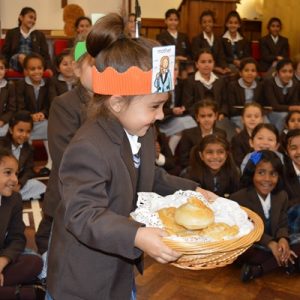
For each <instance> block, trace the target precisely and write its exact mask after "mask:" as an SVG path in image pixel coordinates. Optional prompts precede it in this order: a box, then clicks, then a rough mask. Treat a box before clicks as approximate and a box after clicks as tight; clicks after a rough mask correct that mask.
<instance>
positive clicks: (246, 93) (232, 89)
mask: <svg viewBox="0 0 300 300" xmlns="http://www.w3.org/2000/svg"><path fill="white" fill-rule="evenodd" d="M239 70H240V78H239V79H236V80H232V81H230V82H229V85H228V95H227V97H228V104H229V115H230V120H231V121H232V122H234V124H235V125H236V126H238V127H239V128H242V120H241V119H242V118H241V112H242V108H243V106H244V105H245V104H247V103H252V102H257V103H262V97H263V90H262V84H261V83H260V82H259V81H257V80H256V78H257V63H256V61H255V59H253V58H252V57H247V58H243V59H241V60H240V65H239Z"/></svg>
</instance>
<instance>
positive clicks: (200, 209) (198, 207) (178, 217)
mask: <svg viewBox="0 0 300 300" xmlns="http://www.w3.org/2000/svg"><path fill="white" fill-rule="evenodd" d="M214 220H215V217H214V213H213V211H212V210H211V209H210V208H208V207H207V206H206V205H205V204H204V203H203V202H202V201H200V200H199V199H197V198H196V197H191V198H189V199H188V201H187V203H185V204H182V205H181V206H179V207H178V208H177V209H176V211H175V221H176V223H177V224H179V225H182V226H184V227H185V228H187V229H190V230H196V229H202V228H206V227H207V226H209V225H210V224H212V223H213V222H214Z"/></svg>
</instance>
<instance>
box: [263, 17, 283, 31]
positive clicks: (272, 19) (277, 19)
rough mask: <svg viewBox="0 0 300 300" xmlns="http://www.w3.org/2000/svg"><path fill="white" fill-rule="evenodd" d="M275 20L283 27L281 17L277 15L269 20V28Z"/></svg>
mask: <svg viewBox="0 0 300 300" xmlns="http://www.w3.org/2000/svg"><path fill="white" fill-rule="evenodd" d="M275 22H277V23H279V25H280V28H282V23H281V20H280V19H279V18H277V17H272V18H271V19H270V20H269V22H268V25H267V29H270V27H271V25H272V23H275Z"/></svg>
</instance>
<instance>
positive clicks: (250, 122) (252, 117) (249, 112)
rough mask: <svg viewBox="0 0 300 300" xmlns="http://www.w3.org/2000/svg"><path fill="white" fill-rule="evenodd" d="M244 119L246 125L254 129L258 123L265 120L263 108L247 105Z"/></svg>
mask: <svg viewBox="0 0 300 300" xmlns="http://www.w3.org/2000/svg"><path fill="white" fill-rule="evenodd" d="M242 119H243V123H244V126H245V127H246V129H248V130H250V131H252V130H253V129H254V128H255V127H256V125H258V124H259V123H262V122H263V116H262V113H261V110H260V109H259V108H258V107H255V106H249V107H247V108H246V109H245V111H244V114H243V116H242Z"/></svg>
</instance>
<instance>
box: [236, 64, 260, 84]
mask: <svg viewBox="0 0 300 300" xmlns="http://www.w3.org/2000/svg"><path fill="white" fill-rule="evenodd" d="M240 76H241V77H242V78H243V81H244V82H245V83H246V84H247V85H249V86H250V85H251V84H252V83H253V82H254V80H255V78H256V77H257V70H256V66H255V64H246V65H245V67H244V68H243V70H241V71H240Z"/></svg>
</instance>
